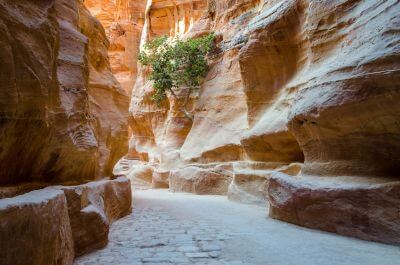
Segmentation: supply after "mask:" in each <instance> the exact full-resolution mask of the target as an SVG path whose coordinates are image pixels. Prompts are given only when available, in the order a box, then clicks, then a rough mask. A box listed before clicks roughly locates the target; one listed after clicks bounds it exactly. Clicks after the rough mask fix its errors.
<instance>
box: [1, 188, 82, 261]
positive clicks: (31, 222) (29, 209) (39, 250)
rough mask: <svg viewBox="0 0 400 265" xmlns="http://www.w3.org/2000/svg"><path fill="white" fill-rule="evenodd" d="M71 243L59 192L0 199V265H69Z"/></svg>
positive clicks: (51, 190) (60, 191)
mask: <svg viewBox="0 0 400 265" xmlns="http://www.w3.org/2000/svg"><path fill="white" fill-rule="evenodd" d="M73 259H74V242H73V236H72V232H71V225H70V218H69V216H68V206H67V200H66V198H65V195H64V192H63V191H62V190H57V189H52V188H46V189H41V190H37V191H31V192H29V193H25V194H23V195H19V196H16V197H13V198H7V199H2V200H0V264H1V265H26V264H32V265H56V264H57V265H58V264H59V265H72V263H73Z"/></svg>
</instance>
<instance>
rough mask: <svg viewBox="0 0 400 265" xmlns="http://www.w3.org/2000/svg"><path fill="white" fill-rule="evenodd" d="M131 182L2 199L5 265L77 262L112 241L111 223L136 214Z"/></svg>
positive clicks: (0, 237) (1, 259)
mask: <svg viewBox="0 0 400 265" xmlns="http://www.w3.org/2000/svg"><path fill="white" fill-rule="evenodd" d="M131 205H132V194H131V185H130V181H129V180H128V179H127V178H124V177H119V178H117V179H114V180H102V181H96V182H89V183H87V184H82V185H78V186H52V187H47V188H45V189H41V190H37V191H32V192H29V193H26V194H23V195H19V196H16V197H11V198H6V199H1V200H0V264H1V265H3V264H4V265H8V264H10V265H11V264H13V265H14V264H32V265H42V264H43V265H47V264H62V265H64V264H72V261H73V259H74V257H77V256H80V255H82V254H85V253H87V252H90V251H93V250H95V249H98V248H102V247H104V246H106V245H107V243H108V232H109V227H110V225H111V224H112V223H113V222H114V221H116V220H118V219H120V218H122V217H124V216H125V215H128V214H129V213H131Z"/></svg>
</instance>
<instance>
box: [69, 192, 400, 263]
mask: <svg viewBox="0 0 400 265" xmlns="http://www.w3.org/2000/svg"><path fill="white" fill-rule="evenodd" d="M266 213H267V209H265V208H262V207H259V206H250V205H244V204H238V203H233V202H230V201H228V200H227V199H226V197H222V196H198V195H191V194H174V193H169V192H168V191H166V190H136V191H135V195H134V208H133V213H132V214H131V215H129V216H127V217H125V218H123V219H121V220H119V221H117V222H115V223H114V224H113V225H112V227H111V230H110V235H109V239H110V242H109V244H108V245H107V247H105V248H104V249H101V250H98V251H95V252H93V253H90V254H88V255H85V256H82V257H80V258H78V259H77V260H76V261H75V265H137V264H143V265H151V264H158V265H161V264H177V265H180V264H194V265H200V264H215V265H377V264H379V265H398V264H399V263H398V262H399V260H400V248H398V247H395V246H389V245H383V244H378V243H373V242H367V241H362V240H357V239H352V238H347V237H342V236H338V235H335V234H330V233H324V232H321V231H316V230H310V229H305V228H302V227H298V226H294V225H291V224H287V223H284V222H279V221H276V220H272V219H269V218H267V217H266Z"/></svg>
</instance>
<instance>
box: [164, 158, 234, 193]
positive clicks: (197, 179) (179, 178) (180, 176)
mask: <svg viewBox="0 0 400 265" xmlns="http://www.w3.org/2000/svg"><path fill="white" fill-rule="evenodd" d="M231 181H232V169H231V168H230V170H229V166H227V168H219V167H218V166H216V167H215V166H214V167H210V168H202V167H201V166H200V167H199V166H196V165H192V166H188V167H184V168H182V169H177V170H173V171H171V174H170V177H169V188H170V190H172V191H174V192H191V193H196V194H219V195H226V194H227V192H228V186H229V184H230V182H231Z"/></svg>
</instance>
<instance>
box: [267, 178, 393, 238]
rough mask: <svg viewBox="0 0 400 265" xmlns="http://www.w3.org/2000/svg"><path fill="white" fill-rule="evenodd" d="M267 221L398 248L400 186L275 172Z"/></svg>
mask: <svg viewBox="0 0 400 265" xmlns="http://www.w3.org/2000/svg"><path fill="white" fill-rule="evenodd" d="M268 199H269V202H270V212H269V216H270V217H272V218H275V219H279V220H282V221H286V222H290V223H294V224H297V225H301V226H305V227H309V228H314V229H320V230H325V231H329V232H334V233H338V234H341V235H346V236H352V237H358V238H361V239H365V240H373V241H378V242H383V243H388V244H395V245H400V219H399V205H400V181H398V180H397V179H384V178H366V177H335V178H332V177H292V176H288V175H286V174H283V173H274V174H273V175H272V176H271V178H270V180H269V185H268Z"/></svg>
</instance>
